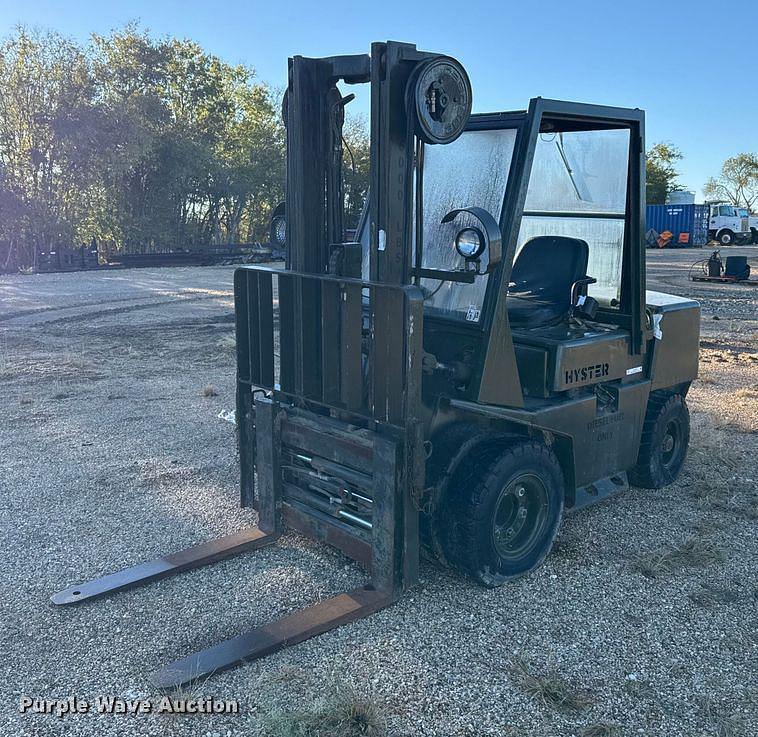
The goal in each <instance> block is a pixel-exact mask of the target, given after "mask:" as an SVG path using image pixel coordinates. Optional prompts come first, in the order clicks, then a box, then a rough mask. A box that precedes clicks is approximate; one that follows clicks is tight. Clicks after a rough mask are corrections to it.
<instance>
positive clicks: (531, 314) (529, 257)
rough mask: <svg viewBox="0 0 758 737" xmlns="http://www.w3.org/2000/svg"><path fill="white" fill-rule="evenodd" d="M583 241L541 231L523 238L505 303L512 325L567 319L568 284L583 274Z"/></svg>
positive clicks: (587, 251)
mask: <svg viewBox="0 0 758 737" xmlns="http://www.w3.org/2000/svg"><path fill="white" fill-rule="evenodd" d="M589 255H590V249H589V246H588V245H587V243H586V241H583V240H580V239H579V238H567V237H565V236H557V235H541V236H537V237H536V238H532V239H531V240H529V241H527V242H526V243H525V244H524V246H523V248H522V249H521V252H520V253H519V255H518V257H517V258H516V261H515V262H514V264H513V271H512V272H511V285H510V286H509V288H508V297H507V299H506V306H507V308H508V319H509V321H510V323H511V327H514V328H535V327H540V326H543V325H550V324H553V323H556V322H560V320H562V319H563V318H566V319H568V317H569V315H570V314H571V308H572V288H573V286H574V284H576V282H578V281H581V280H583V279H586V278H587V263H588V261H589Z"/></svg>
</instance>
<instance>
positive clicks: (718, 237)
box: [708, 202, 753, 246]
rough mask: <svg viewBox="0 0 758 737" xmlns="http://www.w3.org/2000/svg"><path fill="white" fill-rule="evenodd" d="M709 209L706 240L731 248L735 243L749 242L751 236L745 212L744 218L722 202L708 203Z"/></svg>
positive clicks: (736, 210)
mask: <svg viewBox="0 0 758 737" xmlns="http://www.w3.org/2000/svg"><path fill="white" fill-rule="evenodd" d="M709 204H710V207H711V211H710V217H709V219H708V238H709V239H710V240H715V241H718V242H719V243H720V244H721V245H722V246H731V245H732V244H733V243H735V242H736V241H748V242H749V241H750V240H752V237H753V234H752V233H751V232H750V224H749V220H748V216H747V210H745V216H744V217H743V216H742V215H740V211H739V209H738V208H737V207H735V206H734V205H728V204H725V203H723V202H712V203H709Z"/></svg>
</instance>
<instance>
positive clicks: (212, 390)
mask: <svg viewBox="0 0 758 737" xmlns="http://www.w3.org/2000/svg"><path fill="white" fill-rule="evenodd" d="M202 395H203V396H204V397H217V396H218V391H216V387H215V386H213V385H212V384H206V385H205V386H204V387H203V391H202Z"/></svg>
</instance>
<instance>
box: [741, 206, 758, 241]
mask: <svg viewBox="0 0 758 737" xmlns="http://www.w3.org/2000/svg"><path fill="white" fill-rule="evenodd" d="M737 214H738V215H739V216H740V217H741V218H747V225H748V228H750V233H751V234H752V236H753V239H752V240H753V243H755V244H756V245H758V215H755V214H751V212H750V210H748V208H747V207H738V208H737Z"/></svg>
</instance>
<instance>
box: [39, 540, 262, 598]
mask: <svg viewBox="0 0 758 737" xmlns="http://www.w3.org/2000/svg"><path fill="white" fill-rule="evenodd" d="M276 539H277V535H272V534H268V533H265V532H263V531H262V530H259V529H258V528H257V527H253V528H251V529H249V530H241V531H240V532H235V533H234V534H232V535H227V536H225V537H221V538H219V539H218V540H211V541H210V542H207V543H201V544H200V545H195V546H193V547H191V548H185V549H184V550H180V551H179V552H177V553H170V554H169V555H164V556H161V557H160V558H154V559H153V560H149V561H146V562H145V563H139V564H137V565H136V566H132V567H131V568H125V569H124V570H123V571H117V572H116V573H109V574H108V575H107V576H102V577H101V578H95V579H93V580H92V581H87V582H86V583H82V584H79V585H77V586H69V587H68V588H67V589H63V591H59V592H58V593H56V594H53V595H52V596H51V597H50V599H51V601H52V602H53V604H56V605H57V606H63V605H66V604H78V603H79V602H81V601H86V600H87V599H95V598H97V597H100V596H105V595H106V594H112V593H114V592H116V591H123V590H124V589H130V588H133V587H135V586H142V585H143V584H146V583H150V582H151V581H158V580H160V579H161V578H167V577H168V576H173V575H175V574H177V573H183V572H184V571H190V570H192V569H193V568H201V567H202V566H207V565H210V564H211V563H216V562H217V561H219V560H224V559H225V558H231V557H232V556H235V555H239V554H240V553H246V552H247V551H248V550H258V549H259V548H263V547H265V546H266V545H271V544H272V543H273V542H275V541H276Z"/></svg>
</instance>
